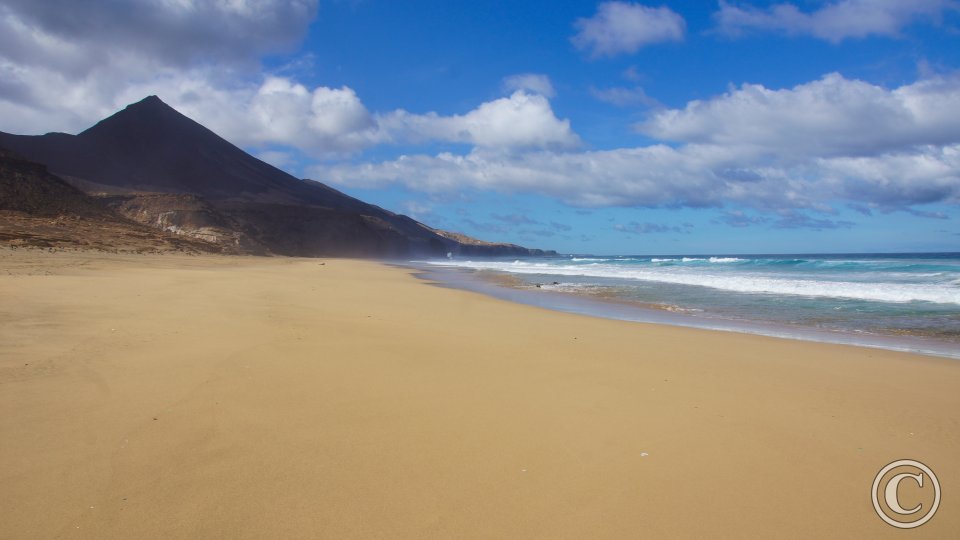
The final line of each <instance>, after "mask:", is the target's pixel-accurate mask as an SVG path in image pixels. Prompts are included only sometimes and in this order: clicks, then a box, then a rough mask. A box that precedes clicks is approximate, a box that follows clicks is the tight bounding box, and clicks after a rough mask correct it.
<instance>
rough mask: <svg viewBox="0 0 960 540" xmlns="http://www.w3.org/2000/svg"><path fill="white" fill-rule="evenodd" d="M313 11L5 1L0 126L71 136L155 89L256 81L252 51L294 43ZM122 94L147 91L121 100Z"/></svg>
mask: <svg viewBox="0 0 960 540" xmlns="http://www.w3.org/2000/svg"><path fill="white" fill-rule="evenodd" d="M316 8H317V0H217V1H209V2H208V1H193V0H106V1H103V2H83V3H82V5H81V3H79V2H76V1H75V0H48V1H44V2H36V1H34V0H5V1H4V2H3V3H2V4H0V81H2V82H0V120H2V122H3V123H2V125H0V129H4V130H8V131H16V132H20V133H42V132H44V131H50V130H70V131H76V130H79V129H83V128H85V127H88V126H89V125H90V124H91V123H93V122H95V121H96V120H99V119H100V118H102V117H104V116H105V115H107V114H110V113H112V112H114V111H116V110H117V109H118V108H120V107H122V106H124V105H126V104H127V103H130V102H131V101H136V100H139V99H141V98H142V97H144V96H145V95H148V94H152V93H156V94H160V93H161V92H159V91H157V90H158V89H171V88H176V87H181V88H186V87H193V88H196V89H198V90H200V89H211V88H212V89H215V90H216V91H217V92H219V93H223V92H233V91H235V90H236V89H237V88H236V87H237V86H238V83H237V81H238V80H240V81H244V80H249V79H250V77H254V78H255V77H257V76H258V74H259V69H260V67H259V58H260V57H261V56H262V55H264V54H268V53H272V52H279V51H283V50H286V49H288V48H290V47H291V46H293V45H295V44H296V43H298V42H299V41H300V40H301V38H302V37H303V35H304V34H305V33H306V30H307V28H308V26H309V24H310V23H311V21H312V19H313V17H314V15H315V13H316ZM243 85H244V83H241V84H240V86H243ZM131 88H133V89H137V90H144V89H147V91H146V92H144V93H141V94H139V95H135V96H132V99H131V96H130V92H129V89H131ZM151 89H152V90H151ZM234 114H236V113H234Z"/></svg>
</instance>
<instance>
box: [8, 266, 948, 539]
mask: <svg viewBox="0 0 960 540" xmlns="http://www.w3.org/2000/svg"><path fill="white" fill-rule="evenodd" d="M18 251H19V250H18ZM0 295H2V297H3V298H4V302H2V303H0V440H3V441H4V444H3V445H0V486H2V487H0V510H2V511H3V514H4V516H5V518H4V520H3V522H2V523H0V537H17V538H22V537H63V538H122V537H126V538H131V537H136V538H163V537H232V538H257V537H261V538H262V537H277V536H284V537H316V536H329V537H337V538H371V537H393V538H399V537H419V538H453V537H456V538H490V537H497V538H504V537H524V538H557V537H580V538H583V537H607V538H611V537H618V538H620V537H622V538H627V537H636V536H639V535H643V536H651V537H661V538H663V537H686V538H690V537H711V538H726V537H729V538H742V537H745V536H747V537H777V538H810V537H814V536H824V535H826V536H836V537H845V538H856V537H869V538H899V537H900V536H902V532H901V531H900V530H898V529H895V528H893V527H890V526H889V525H887V524H886V523H884V522H883V521H882V520H881V519H880V518H879V517H878V516H877V515H876V513H875V512H874V510H873V508H872V507H871V505H870V502H869V495H868V494H869V490H870V485H871V482H872V481H873V479H874V477H875V475H876V474H877V471H878V470H880V469H881V468H882V467H883V466H884V465H886V464H887V463H890V462H891V461H894V460H896V459H902V458H910V459H916V460H919V461H922V462H923V463H925V464H926V465H927V466H929V467H930V468H931V469H933V470H934V471H935V472H936V474H937V476H938V478H939V481H940V484H941V485H942V486H943V489H944V490H945V491H948V490H950V491H948V493H949V492H952V490H954V489H956V487H955V486H957V485H960V462H958V461H957V459H956V456H957V455H960V433H958V431H957V430H956V429H955V427H956V426H957V424H958V422H960V416H958V415H960V394H958V393H957V392H956V389H957V388H958V387H960V366H958V364H957V363H956V362H955V361H953V360H948V359H943V358H936V357H928V356H921V355H915V354H907V353H899V352H893V351H885V350H878V349H866V348H861V347H851V346H843V345H830V344H822V343H812V342H800V341H791V340H784V339H777V338H767V337H762V336H755V335H746V334H736V333H730V332H712V331H704V330H696V329H689V328H680V327H673V326H666V325H653V324H637V323H631V322H624V321H617V320H609V319H599V318H595V317H589V316H582V315H576V314H569V313H562V312H557V311H551V310H547V309H541V308H537V307H532V306H528V305H523V304H517V303H512V302H506V301H503V300H499V299H496V298H491V297H489V296H485V295H483V294H479V293H475V292H470V291H462V290H455V289H450V288H443V287H435V286H429V285H428V284H427V283H425V282H424V281H423V280H421V279H417V278H415V277H414V276H413V271H411V270H405V269H398V268H395V267H393V266H391V265H388V264H384V263H379V262H371V261H356V260H349V259H285V258H252V257H224V256H206V255H205V256H180V255H162V256H153V255H144V256H140V255H136V256H130V255H125V256H115V255H104V254H98V253H81V254H63V253H45V252H44V253H37V252H30V253H25V252H24V253H20V252H18V253H11V252H3V251H0ZM904 504H907V502H906V501H904ZM957 531H960V513H958V512H956V510H955V507H954V506H953V505H951V504H949V501H948V498H947V497H946V496H945V497H944V504H943V506H942V508H941V509H940V510H939V512H938V513H937V515H936V516H935V517H934V518H933V519H932V520H931V521H930V522H929V523H927V524H925V525H923V526H922V527H920V528H918V529H915V530H914V531H913V532H912V533H911V536H917V537H918V538H944V537H952V536H955V535H956V533H957Z"/></svg>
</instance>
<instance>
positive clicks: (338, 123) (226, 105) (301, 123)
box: [0, 0, 579, 162]
mask: <svg viewBox="0 0 960 540" xmlns="http://www.w3.org/2000/svg"><path fill="white" fill-rule="evenodd" d="M87 4H89V5H87ZM131 4H135V5H134V6H131ZM78 7H79V6H78V2H76V0H69V1H68V0H51V1H50V2H35V1H32V0H31V1H26V0H10V1H8V2H5V3H4V4H2V5H0V118H2V122H3V123H2V125H0V129H3V130H5V131H12V132H18V133H43V132H45V131H50V130H54V129H56V130H68V131H73V132H76V131H79V130H82V129H85V128H87V127H89V126H90V125H91V124H92V123H94V122H95V121H97V120H99V119H101V118H103V117H105V116H107V115H109V114H112V113H113V112H115V111H116V110H118V109H120V108H122V107H123V106H125V105H126V104H128V103H132V102H135V101H138V100H140V99H142V98H143V97H144V96H146V95H150V94H157V95H159V96H160V97H161V98H162V99H164V100H165V101H166V102H168V103H169V104H170V105H172V106H173V107H175V108H177V109H178V110H180V111H181V112H183V113H184V114H186V115H188V116H190V117H192V118H194V119H196V120H197V121H199V122H201V123H203V124H205V125H207V126H208V127H210V128H211V129H213V130H214V131H215V132H217V133H219V134H221V135H223V136H224V137H226V138H227V139H229V140H230V141H232V142H234V143H236V144H240V145H242V146H247V147H254V148H267V149H270V150H272V151H274V153H272V154H267V156H268V157H270V158H271V159H274V160H278V159H279V161H278V162H282V161H283V160H282V159H280V158H282V156H280V154H277V153H275V152H276V150H277V148H274V147H276V146H287V147H292V148H295V149H297V150H300V151H302V152H304V153H306V154H308V155H311V156H314V157H320V158H330V157H342V156H344V155H349V154H351V153H355V152H358V151H360V150H363V149H365V148H368V147H370V146H373V145H376V144H389V143H411V142H412V143H420V142H432V141H437V142H442V143H463V144H470V145H475V146H478V147H482V148H488V149H498V150H511V149H517V148H521V149H522V148H571V147H575V146H576V145H578V144H579V138H578V137H577V135H576V134H575V133H574V132H573V130H572V128H571V126H570V122H569V120H565V119H560V118H557V116H556V115H555V114H554V112H553V110H552V108H551V106H550V102H549V100H548V98H549V97H550V96H552V95H553V87H552V85H551V83H550V79H549V78H548V77H547V76H545V75H540V74H532V73H527V74H519V75H514V76H511V77H508V78H507V79H506V80H505V81H504V85H505V87H506V88H509V89H510V91H511V94H510V95H509V96H507V97H504V98H501V99H495V100H491V101H489V102H486V103H482V104H480V105H478V106H477V107H476V108H475V109H473V110H471V111H467V112H466V113H465V114H462V115H452V116H442V115H438V114H436V113H432V112H427V113H423V114H417V113H411V112H407V111H404V110H397V111H386V112H383V113H373V112H371V111H369V110H368V109H367V108H366V106H365V105H364V104H363V102H362V100H361V98H360V96H358V95H357V94H356V92H355V91H354V90H353V89H351V88H349V87H346V86H344V87H339V88H331V87H326V86H317V87H312V88H308V87H306V86H304V85H303V84H300V83H298V82H297V81H296V80H295V79H294V78H293V77H292V76H280V75H279V74H274V75H269V74H267V75H264V74H263V73H262V72H261V69H260V66H259V64H258V63H259V58H260V56H262V55H264V54H267V53H270V52H276V51H280V50H284V49H285V48H288V47H290V46H291V45H292V44H294V43H297V42H299V40H300V39H301V38H302V36H303V35H304V33H305V32H306V29H307V26H308V25H309V23H310V22H311V20H312V18H313V17H314V16H315V14H316V11H317V1H316V0H212V1H202V2H201V1H195V0H107V1H105V2H85V3H84V6H83V7H82V9H78ZM131 7H133V9H132V8H131ZM283 72H284V71H283V70H282V69H281V70H280V71H279V72H278V73H283Z"/></svg>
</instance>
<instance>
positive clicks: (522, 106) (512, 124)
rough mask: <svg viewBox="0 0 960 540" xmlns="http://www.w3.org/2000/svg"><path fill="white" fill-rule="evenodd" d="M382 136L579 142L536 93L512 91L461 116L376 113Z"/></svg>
mask: <svg viewBox="0 0 960 540" xmlns="http://www.w3.org/2000/svg"><path fill="white" fill-rule="evenodd" d="M377 122H378V124H379V129H380V130H381V132H382V133H383V136H384V137H385V138H387V139H389V140H393V141H413V142H423V141H431V140H433V141H443V142H455V143H466V144H471V145H476V146H479V147H483V148H499V149H510V148H550V147H567V148H569V147H573V146H577V145H578V144H579V142H580V140H579V138H578V137H577V135H576V134H575V133H574V132H573V130H572V129H571V127H570V121H569V120H565V119H564V120H560V119H559V118H557V117H556V115H555V114H554V112H553V109H552V108H551V107H550V102H549V101H548V100H547V98H546V97H544V96H542V95H539V94H529V93H527V92H525V91H523V90H517V91H516V92H514V93H513V94H511V95H510V96H509V97H504V98H500V99H496V100H493V101H488V102H485V103H483V104H481V105H480V106H479V107H477V108H476V109H473V110H472V111H470V112H468V113H466V114H463V115H452V116H441V115H438V114H436V113H427V114H412V113H409V112H407V111H403V110H400V111H395V112H392V113H389V114H386V115H383V116H380V117H378V119H377Z"/></svg>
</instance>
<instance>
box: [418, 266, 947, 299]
mask: <svg viewBox="0 0 960 540" xmlns="http://www.w3.org/2000/svg"><path fill="white" fill-rule="evenodd" d="M685 260H686V259H685ZM700 260H704V259H700ZM434 264H439V265H443V266H454V267H461V268H474V269H487V270H501V271H504V272H512V273H517V274H553V275H558V276H582V277H597V278H614V279H625V280H635V281H643V282H655V283H670V284H677V285H693V286H700V287H710V288H713V289H718V290H724V291H731V292H740V293H754V294H779V295H792V296H806V297H825V298H846V299H853V300H869V301H878V302H912V301H923V302H934V303H941V304H958V305H960V288H958V287H957V286H956V285H955V284H949V283H943V282H940V283H889V282H854V281H828V280H822V279H797V278H796V277H774V276H771V275H769V274H763V275H757V274H749V273H745V272H730V271H727V272H721V271H719V269H718V270H717V271H715V272H714V271H709V270H708V269H707V268H704V267H700V268H699V269H698V268H685V270H688V271H685V272H680V271H677V269H678V268H679V267H657V266H647V267H635V266H622V265H615V264H591V265H587V266H583V265H563V264H547V263H533V262H521V261H515V262H513V263H503V262H496V261H442V262H436V263H434ZM733 268H735V267H733Z"/></svg>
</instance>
